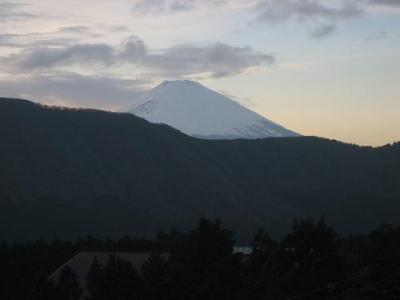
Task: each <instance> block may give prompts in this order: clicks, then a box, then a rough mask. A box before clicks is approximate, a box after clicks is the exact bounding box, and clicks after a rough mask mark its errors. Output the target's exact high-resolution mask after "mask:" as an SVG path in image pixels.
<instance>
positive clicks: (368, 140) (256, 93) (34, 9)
mask: <svg viewBox="0 0 400 300" xmlns="http://www.w3.org/2000/svg"><path fill="white" fill-rule="evenodd" d="M0 22H1V24H2V26H1V28H0V59H1V64H0V94H1V96H14V97H24V98H29V99H32V100H35V101H40V102H44V103H48V104H58V105H68V106H80V107H94V108H100V109H107V110H115V109H117V108H118V107H119V106H121V105H124V104H125V103H127V102H130V101H133V100H134V99H135V98H136V97H137V96H138V95H139V94H140V93H141V92H142V91H143V90H145V89H147V88H149V87H153V86H154V85H156V84H158V83H159V82H161V81H163V80H167V79H168V80H173V79H182V78H185V79H193V80H197V81H199V82H201V83H203V84H205V85H206V86H209V87H210V88H212V89H215V90H217V91H220V92H223V93H226V94H229V95H232V96H233V97H234V98H235V99H236V100H238V101H239V102H241V103H242V104H243V105H245V106H247V107H250V108H251V109H253V110H255V111H257V112H259V113H260V114H262V115H264V116H265V117H267V118H269V119H271V120H273V121H276V122H278V123H280V124H282V125H284V126H286V127H288V128H290V129H292V130H295V131H298V132H300V133H303V134H306V135H318V136H323V137H328V138H335V139H339V140H343V141H346V142H351V143H359V144H366V145H381V144H385V143H389V142H393V141H396V140H400V117H399V114H400V84H399V81H400V80H399V78H400V1H397V0H343V1H342V0H324V1H322V0H320V1H318V0H248V1H242V0H230V1H229V0H226V1H224V0H146V1H141V0H136V1H135V0H132V1H129V0H114V1H100V0H85V1H81V0H80V1H78V0H70V1H68V2H66V1H57V0H25V1H24V2H23V3H22V2H21V3H18V2H16V1H10V2H8V1H2V0H0Z"/></svg>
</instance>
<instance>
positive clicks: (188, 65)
mask: <svg viewBox="0 0 400 300" xmlns="http://www.w3.org/2000/svg"><path fill="white" fill-rule="evenodd" d="M274 63H275V58H274V56H272V55H268V54H262V53H258V52H256V51H254V50H253V49H252V48H250V47H233V46H230V45H227V44H225V43H216V44H213V45H210V46H207V47H196V46H192V45H182V46H176V47H172V48H169V49H167V50H166V51H164V52H163V53H161V54H153V55H149V56H147V57H146V65H147V66H150V67H153V68H154V69H156V71H159V72H162V73H163V74H166V75H175V76H184V75H194V74H199V73H208V74H209V75H210V76H211V77H215V78H218V77H226V76H231V75H235V74H240V73H242V72H243V71H245V70H246V69H248V68H251V67H256V66H261V65H272V64H274Z"/></svg>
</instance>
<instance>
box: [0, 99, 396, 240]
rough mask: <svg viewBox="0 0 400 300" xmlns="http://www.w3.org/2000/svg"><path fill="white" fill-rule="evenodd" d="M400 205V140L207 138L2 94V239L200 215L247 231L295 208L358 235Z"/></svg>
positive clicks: (132, 227)
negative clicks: (378, 143)
mask: <svg viewBox="0 0 400 300" xmlns="http://www.w3.org/2000/svg"><path fill="white" fill-rule="evenodd" d="M399 214H400V145H399V144H395V145H388V146H384V147H380V148H371V147H358V146H355V145H349V144H343V143H340V142H337V141H330V140H326V139H321V138H315V137H301V138H280V139H263V140H251V141H250V140H234V141H205V140H199V139H195V138H191V137H188V136H186V135H183V134H181V133H179V132H178V131H176V130H174V129H172V128H170V127H167V126H164V125H154V124H150V123H148V122H146V121H144V120H142V119H139V118H137V117H135V116H133V115H130V114H119V113H108V112H102V111H95V110H63V109H55V108H45V107H42V106H40V105H36V104H34V103H32V102H29V101H24V100H13V99H0V219H1V221H2V226H1V228H0V239H4V240H24V239H36V238H38V237H44V238H52V237H59V238H74V237H77V236H82V235H84V234H87V233H91V234H95V235H97V236H102V237H104V236H120V235H121V234H125V233H126V234H131V235H140V236H141V235H146V234H151V233H154V232H155V231H157V230H159V229H162V228H164V229H168V228H170V227H175V228H179V229H180V230H184V229H187V228H190V226H192V225H193V224H194V223H195V222H196V220H198V218H199V217H201V216H207V217H211V218H222V219H223V220H224V222H225V224H226V225H227V226H228V227H229V228H231V229H233V230H235V231H237V232H238V237H239V238H240V239H248V238H249V237H250V236H251V234H252V233H253V232H254V231H255V230H256V229H257V228H260V227H268V228H269V229H270V231H271V232H272V233H274V234H281V233H283V232H285V231H286V230H287V229H288V228H289V226H290V222H291V220H292V218H294V217H304V216H316V217H319V216H321V215H325V216H326V217H327V219H328V221H329V222H330V223H332V224H334V225H335V226H336V228H337V229H338V230H339V231H341V232H358V231H366V230H370V229H371V228H373V227H375V226H377V225H379V224H380V223H382V222H384V221H386V222H389V223H398V215H399Z"/></svg>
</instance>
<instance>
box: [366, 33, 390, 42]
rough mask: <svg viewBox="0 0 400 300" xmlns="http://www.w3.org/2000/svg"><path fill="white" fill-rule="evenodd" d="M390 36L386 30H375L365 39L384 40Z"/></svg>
mask: <svg viewBox="0 0 400 300" xmlns="http://www.w3.org/2000/svg"><path fill="white" fill-rule="evenodd" d="M387 37H388V34H387V32H386V31H378V32H374V33H371V34H369V35H368V36H367V37H366V38H365V40H366V41H375V40H383V39H386V38H387Z"/></svg>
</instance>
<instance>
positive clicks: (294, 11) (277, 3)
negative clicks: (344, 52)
mask: <svg viewBox="0 0 400 300" xmlns="http://www.w3.org/2000/svg"><path fill="white" fill-rule="evenodd" d="M256 11H257V13H256V14H257V20H258V21H259V22H263V23H281V22H287V21H290V20H294V21H301V22H305V21H315V20H317V21H327V20H328V21H337V20H345V19H353V18H356V17H360V16H362V14H363V8H362V7H361V6H360V1H356V0H353V1H352V0H347V1H322V0H261V1H259V3H258V5H257V6H256Z"/></svg>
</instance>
